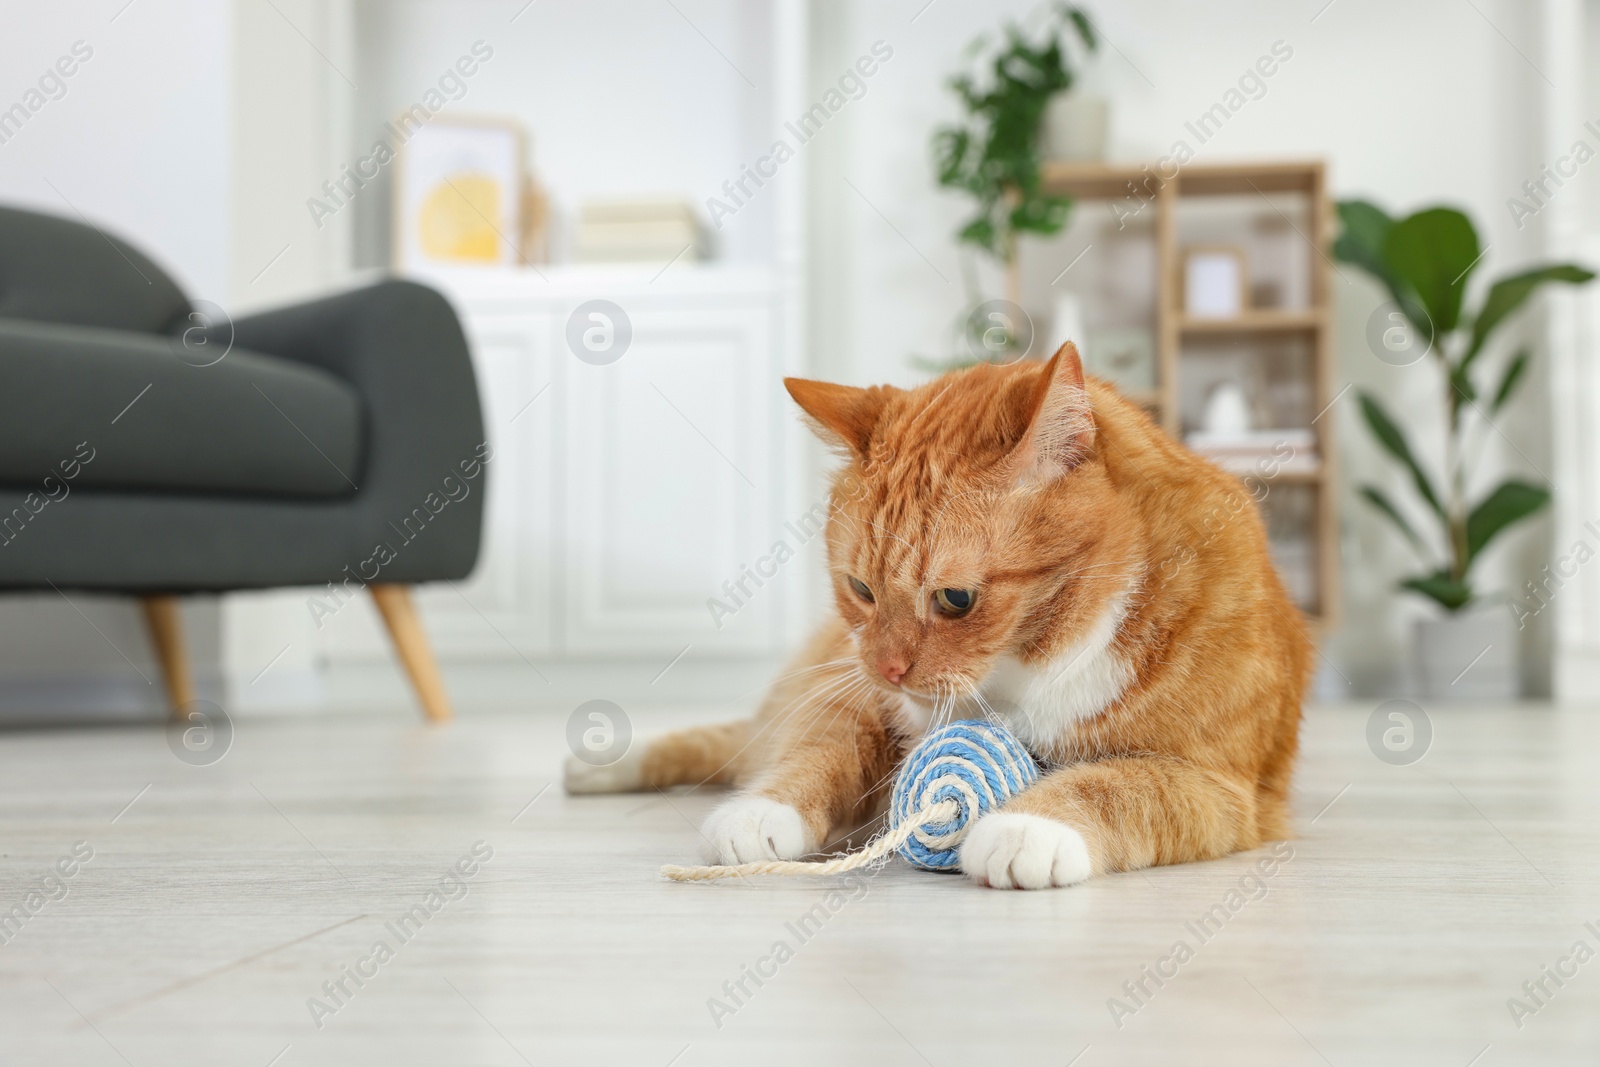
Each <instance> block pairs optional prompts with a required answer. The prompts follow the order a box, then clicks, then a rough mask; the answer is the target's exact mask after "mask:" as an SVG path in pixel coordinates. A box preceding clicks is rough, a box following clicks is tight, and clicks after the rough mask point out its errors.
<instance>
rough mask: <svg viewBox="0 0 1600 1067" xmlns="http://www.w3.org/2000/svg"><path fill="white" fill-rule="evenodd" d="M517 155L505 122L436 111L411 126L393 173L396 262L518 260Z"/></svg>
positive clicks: (408, 265) (513, 133)
mask: <svg viewBox="0 0 1600 1067" xmlns="http://www.w3.org/2000/svg"><path fill="white" fill-rule="evenodd" d="M522 160H523V133H522V127H521V126H520V125H518V124H517V123H516V122H513V121H510V120H499V119H488V118H481V119H480V118H462V117H456V116H451V117H448V118H447V117H443V116H440V117H438V118H434V119H431V120H430V121H429V122H428V123H427V124H426V125H423V126H420V127H417V128H416V129H415V130H414V131H412V132H411V134H410V137H409V138H408V139H407V140H406V142H405V143H404V144H403V145H402V146H401V148H400V153H399V159H398V161H397V164H396V170H395V185H394V263H395V266H396V267H398V268H400V269H402V270H417V269H419V268H426V267H441V266H466V265H478V266H493V265H496V264H501V265H507V266H509V265H512V264H515V263H520V262H521V261H522V249H521V247H520V244H521V239H522V230H523V227H522V223H523V219H522V214H523V195H522V194H523V167H522Z"/></svg>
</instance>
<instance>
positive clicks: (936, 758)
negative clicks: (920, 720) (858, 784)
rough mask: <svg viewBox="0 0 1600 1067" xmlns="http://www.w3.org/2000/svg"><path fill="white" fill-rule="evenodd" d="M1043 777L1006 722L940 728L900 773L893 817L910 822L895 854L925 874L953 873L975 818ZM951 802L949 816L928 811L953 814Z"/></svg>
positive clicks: (960, 723) (963, 723) (968, 721)
mask: <svg viewBox="0 0 1600 1067" xmlns="http://www.w3.org/2000/svg"><path fill="white" fill-rule="evenodd" d="M1038 777H1039V768H1038V765H1037V764H1035V763H1034V762H1033V757H1032V756H1030V755H1028V750H1027V749H1025V748H1023V747H1022V742H1020V741H1018V740H1017V739H1016V736H1015V735H1014V734H1012V732H1011V731H1010V730H1007V729H1006V728H1005V727H1004V726H1000V725H997V724H995V723H992V722H988V721H986V720H984V719H960V720H958V721H956V722H953V723H950V724H949V725H948V726H941V727H939V728H938V729H937V730H935V731H933V732H932V733H931V734H929V735H928V736H927V737H925V738H923V739H922V740H921V742H919V743H918V744H917V747H916V748H914V749H912V750H911V755H909V756H907V757H906V762H905V764H904V765H903V766H902V767H901V768H900V773H899V774H898V775H897V776H896V777H895V780H894V795H893V798H892V799H891V800H890V801H889V821H890V824H891V825H893V826H897V827H899V826H909V827H911V832H910V834H909V835H908V836H907V837H906V839H905V840H904V841H902V842H901V843H900V845H899V847H898V848H897V849H896V851H898V852H899V853H900V855H902V856H904V857H905V858H906V859H908V860H910V861H911V864H912V866H915V867H921V868H922V869H923V870H925V871H951V870H955V869H956V868H957V867H958V866H960V863H961V858H960V855H959V852H958V850H959V849H960V847H961V842H962V841H963V840H964V839H965V838H966V836H967V830H968V829H969V828H970V827H971V825H972V822H973V820H975V819H976V818H977V817H978V816H980V815H982V814H984V813H985V812H989V811H993V810H995V809H996V808H998V807H999V806H1000V805H1002V804H1004V803H1005V802H1006V801H1007V800H1010V799H1011V798H1012V797H1013V796H1015V795H1016V794H1018V793H1020V792H1022V791H1023V790H1024V789H1026V788H1028V786H1030V785H1032V784H1033V783H1034V781H1035V780H1036V779H1037V778H1038ZM949 803H954V805H955V808H954V812H953V814H951V815H950V817H949V818H947V819H944V820H940V819H939V818H938V816H936V815H930V814H929V813H930V812H932V811H934V810H937V811H938V812H939V814H943V813H944V812H946V811H950V810H951V809H950V807H949V806H948V805H949Z"/></svg>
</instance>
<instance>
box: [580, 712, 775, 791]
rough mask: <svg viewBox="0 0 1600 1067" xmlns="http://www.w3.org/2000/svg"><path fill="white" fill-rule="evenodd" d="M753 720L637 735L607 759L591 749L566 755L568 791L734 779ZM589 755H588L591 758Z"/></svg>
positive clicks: (728, 782) (635, 788)
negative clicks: (599, 759)
mask: <svg viewBox="0 0 1600 1067" xmlns="http://www.w3.org/2000/svg"><path fill="white" fill-rule="evenodd" d="M750 733H751V724H750V723H748V722H729V723H721V724H718V725H716V726H696V727H692V728H691V729H688V730H679V731H677V732H675V733H670V734H666V735H664V736H661V737H656V738H652V739H649V740H646V741H635V742H634V744H633V745H632V746H631V747H630V748H629V749H628V751H627V752H625V753H623V755H622V758H621V759H618V760H615V761H613V762H610V763H606V764H603V765H596V764H595V763H592V762H590V761H591V759H593V758H594V757H592V756H589V755H588V754H587V753H585V754H584V755H581V756H580V755H572V756H568V757H567V762H566V765H565V767H564V769H563V775H562V784H563V785H564V786H565V787H566V790H567V792H568V793H633V792H641V791H644V790H650V789H665V788H667V787H668V786H673V785H731V784H733V782H734V780H735V778H736V777H737V776H738V773H739V769H740V767H741V766H742V765H743V763H744V755H745V749H746V747H747V746H748V744H749V741H750ZM586 757H587V758H586Z"/></svg>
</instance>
